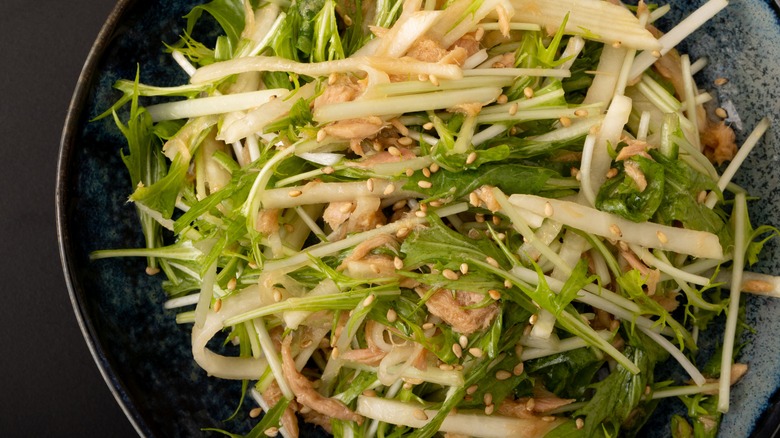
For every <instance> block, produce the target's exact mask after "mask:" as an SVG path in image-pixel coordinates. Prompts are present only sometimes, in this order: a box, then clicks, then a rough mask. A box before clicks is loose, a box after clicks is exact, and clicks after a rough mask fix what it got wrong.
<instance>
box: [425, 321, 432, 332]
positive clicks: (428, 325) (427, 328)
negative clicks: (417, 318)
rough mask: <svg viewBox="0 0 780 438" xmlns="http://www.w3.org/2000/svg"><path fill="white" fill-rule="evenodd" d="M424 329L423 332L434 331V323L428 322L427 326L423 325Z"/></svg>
mask: <svg viewBox="0 0 780 438" xmlns="http://www.w3.org/2000/svg"><path fill="white" fill-rule="evenodd" d="M422 328H423V330H429V329H432V328H433V323H432V322H426V323H425V324H423V325H422Z"/></svg>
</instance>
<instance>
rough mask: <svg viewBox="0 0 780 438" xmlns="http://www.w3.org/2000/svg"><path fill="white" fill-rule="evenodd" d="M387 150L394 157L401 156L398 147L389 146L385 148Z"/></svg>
mask: <svg viewBox="0 0 780 438" xmlns="http://www.w3.org/2000/svg"><path fill="white" fill-rule="evenodd" d="M387 152H389V153H390V155H392V156H394V157H400V156H401V150H400V149H398V148H397V147H395V146H390V147H389V148H387Z"/></svg>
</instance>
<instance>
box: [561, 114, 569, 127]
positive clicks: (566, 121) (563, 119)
mask: <svg viewBox="0 0 780 438" xmlns="http://www.w3.org/2000/svg"><path fill="white" fill-rule="evenodd" d="M558 121H559V122H561V126H563V127H564V128H568V127H569V126H571V119H570V118H568V117H566V116H563V117H561V118H560V119H558Z"/></svg>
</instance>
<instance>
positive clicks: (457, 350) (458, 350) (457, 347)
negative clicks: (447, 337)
mask: <svg viewBox="0 0 780 438" xmlns="http://www.w3.org/2000/svg"><path fill="white" fill-rule="evenodd" d="M452 352H453V353H454V354H455V357H458V358H460V357H462V356H463V349H462V348H461V347H460V344H452Z"/></svg>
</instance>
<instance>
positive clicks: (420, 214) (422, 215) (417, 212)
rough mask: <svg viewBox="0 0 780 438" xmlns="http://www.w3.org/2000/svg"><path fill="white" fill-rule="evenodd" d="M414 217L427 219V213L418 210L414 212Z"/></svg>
mask: <svg viewBox="0 0 780 438" xmlns="http://www.w3.org/2000/svg"><path fill="white" fill-rule="evenodd" d="M414 215H415V216H417V217H425V212H424V211H422V210H417V211H415V212H414Z"/></svg>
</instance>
